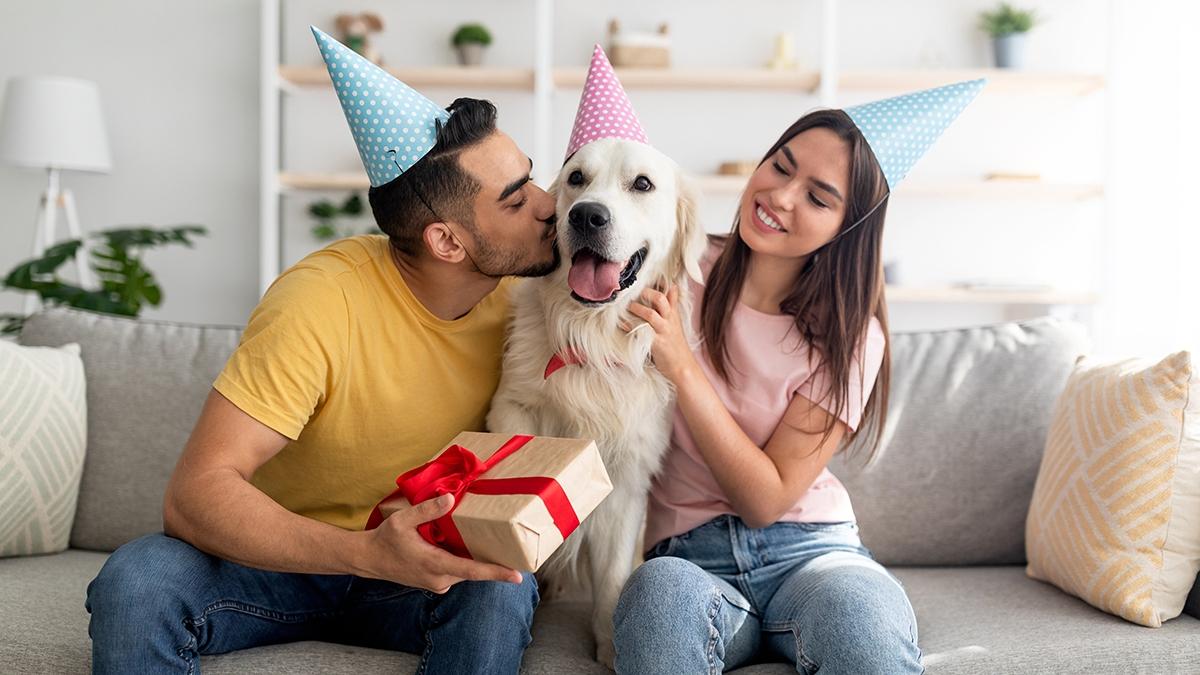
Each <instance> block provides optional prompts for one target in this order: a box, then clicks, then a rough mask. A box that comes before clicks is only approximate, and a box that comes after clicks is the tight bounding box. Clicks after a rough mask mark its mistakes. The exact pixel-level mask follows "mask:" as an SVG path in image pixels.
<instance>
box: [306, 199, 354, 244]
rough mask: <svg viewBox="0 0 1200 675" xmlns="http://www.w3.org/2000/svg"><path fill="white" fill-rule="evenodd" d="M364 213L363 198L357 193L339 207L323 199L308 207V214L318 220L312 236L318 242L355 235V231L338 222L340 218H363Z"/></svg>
mask: <svg viewBox="0 0 1200 675" xmlns="http://www.w3.org/2000/svg"><path fill="white" fill-rule="evenodd" d="M362 212H363V203H362V198H361V197H359V196H358V193H357V192H355V193H353V194H351V195H350V197H349V198H348V199H346V201H345V202H343V203H342V204H341V206H338V205H336V204H334V203H333V202H331V201H329V200H327V199H322V200H321V201H319V202H313V203H312V204H310V205H309V206H308V214H309V215H310V216H312V217H314V218H316V219H317V224H316V225H313V228H312V234H313V236H314V237H316V238H317V239H318V240H321V241H324V240H328V239H339V238H341V237H348V236H350V235H352V234H354V231H353V230H352V229H351V228H350V227H348V226H343V225H341V224H340V223H339V222H338V218H341V217H350V218H355V217H358V216H361V215H362Z"/></svg>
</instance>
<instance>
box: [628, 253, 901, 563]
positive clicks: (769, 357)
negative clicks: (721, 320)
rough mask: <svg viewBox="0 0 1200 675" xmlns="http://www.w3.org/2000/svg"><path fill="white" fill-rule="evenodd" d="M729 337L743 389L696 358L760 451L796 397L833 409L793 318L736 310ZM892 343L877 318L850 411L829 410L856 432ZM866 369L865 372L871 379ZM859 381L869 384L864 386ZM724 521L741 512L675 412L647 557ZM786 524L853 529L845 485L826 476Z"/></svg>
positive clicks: (698, 293)
mask: <svg viewBox="0 0 1200 675" xmlns="http://www.w3.org/2000/svg"><path fill="white" fill-rule="evenodd" d="M719 254H720V244H716V243H714V244H710V246H709V249H708V251H707V252H706V254H705V256H704V259H703V261H702V264H701V268H702V270H703V272H704V274H705V276H707V275H708V272H709V270H710V269H711V268H712V264H713V262H714V261H715V260H716V258H717V256H718V255H719ZM691 292H692V297H693V298H694V299H695V302H696V305H697V308H696V311H694V312H693V314H692V323H693V328H694V329H695V331H696V335H699V334H700V311H699V303H700V299H701V298H702V297H703V295H704V287H703V285H701V284H698V283H696V282H694V281H693V282H691ZM726 331H727V332H726V337H725V341H726V344H727V346H728V349H729V355H730V359H731V360H730V364H729V365H730V366H731V367H730V368H728V370H729V371H730V373H731V374H732V377H733V379H734V383H735V384H736V385H738V386H737V387H736V388H734V387H730V386H729V385H728V384H727V383H726V382H725V381H724V380H723V379H721V377H720V376H719V375H717V373H716V371H715V370H714V369H713V367H712V364H711V362H710V361H709V360H708V358H707V356H706V354H705V352H704V350H703V348H702V347H697V348H696V351H695V354H696V358H697V360H699V362H700V367H701V368H702V369H703V371H704V374H705V376H707V377H708V380H709V382H711V383H712V385H713V388H714V389H715V390H716V392H717V395H718V396H719V397H720V398H721V401H722V402H723V403H724V404H725V407H726V408H728V409H729V412H730V413H731V414H732V415H733V419H734V420H736V421H737V423H738V425H739V426H741V428H742V430H743V431H744V432H745V433H746V435H747V436H749V437H750V440H751V441H753V442H754V444H755V445H757V446H758V447H760V448H761V447H763V446H765V445H766V443H767V441H768V440H769V439H770V437H771V435H772V433H774V431H775V427H776V426H778V425H779V422H780V420H782V419H783V414H784V412H786V411H787V408H788V405H789V404H790V403H791V400H792V396H794V395H796V394H799V395H801V396H804V397H805V398H808V399H810V400H812V401H815V402H817V403H818V404H819V405H821V406H822V407H824V408H827V409H828V408H829V406H831V405H832V403H831V402H830V401H824V402H822V401H821V399H822V398H823V397H824V396H825V394H826V392H827V390H828V386H829V385H828V384H827V383H826V382H825V377H824V370H823V369H821V367H820V366H821V358H820V354H819V352H817V353H814V355H813V363H812V364H811V367H810V364H809V362H808V359H809V352H810V345H809V343H808V342H807V341H805V340H804V339H803V338H802V337H801V336H800V335H799V333H798V331H797V330H796V327H795V320H794V318H793V317H791V316H790V315H786V314H784V315H779V314H764V313H763V312H760V311H757V310H755V309H752V308H751V307H749V306H747V305H744V304H741V303H738V304H737V305H735V307H734V310H733V317H732V319H731V320H730V322H729V325H728V326H727V328H726ZM886 341H887V338H886V336H885V335H884V333H883V328H882V327H881V326H880V324H879V321H878V320H877V319H875V318H874V317H872V318H871V323H870V327H869V329H868V331H867V336H866V340H865V350H864V349H862V348H860V350H859V355H860V358H859V359H855V360H854V361H853V362H852V363H853V367H852V368H851V372H850V391H849V397H848V399H847V401H846V405H845V406H844V407H843V409H842V410H839V411H833V410H830V412H831V413H835V414H836V415H837V416H838V417H839V418H840V419H841V420H842V421H843V422H845V423H846V425H847V426H849V427H850V428H851V429H854V430H857V429H858V424H859V421H860V420H861V419H862V413H863V408H865V407H866V403H867V399H868V398H870V395H871V389H872V387H873V386H874V383H875V376H876V375H877V374H878V372H879V367H880V364H881V363H882V361H883V351H884V345H885V343H886ZM864 354H865V358H863V355H864ZM863 363H865V364H866V368H865V373H864V368H863V365H862V364H863ZM860 374H865V375H866V377H864V378H861V379H860ZM860 382H862V386H860ZM725 513H735V511H734V510H733V507H732V506H731V505H730V503H729V500H728V499H727V498H726V497H725V494H724V492H723V491H722V490H721V487H720V485H718V484H717V481H716V479H715V478H713V475H712V473H711V472H710V471H709V468H708V464H706V463H705V461H704V458H703V456H702V455H701V454H700V451H699V449H698V448H697V447H696V441H695V440H694V439H693V438H692V434H691V432H690V431H689V430H688V426H687V422H686V421H685V420H684V418H683V414H682V413H680V412H679V411H678V410H676V411H675V420H674V428H673V430H672V434H671V448H670V449H669V450H668V452H667V456H666V459H665V460H664V463H663V468H662V471H661V472H660V473H659V476H658V478H657V479H655V481H654V484H653V486H652V487H651V489H650V499H649V506H648V511H647V516H646V539H645V549H646V550H649V549H650V548H651V547H653V546H654V544H656V543H658V542H659V541H661V540H663V539H665V538H667V537H670V536H673V535H677V534H682V533H684V532H687V531H688V530H691V529H692V528H695V527H697V526H699V525H702V524H704V523H706V522H708V521H709V520H712V519H713V518H715V517H717V516H719V515H721V514H725ZM780 520H781V521H799V522H813V523H818V522H836V521H848V520H849V521H852V520H854V509H853V507H852V506H851V505H850V495H849V494H848V493H847V492H846V488H845V487H843V486H842V483H841V481H839V480H838V479H837V478H836V477H835V476H834V475H833V474H832V473H830V472H829V469H825V470H823V471H822V472H821V474H820V475H819V476H817V479H816V480H815V481H814V482H813V484H812V486H811V487H809V489H808V491H807V492H805V493H804V494H803V495H802V496H801V497H800V500H799V501H797V502H796V505H795V506H793V507H792V508H791V509H789V510H788V512H787V513H785V514H784V515H783V516H782V517H781V518H780Z"/></svg>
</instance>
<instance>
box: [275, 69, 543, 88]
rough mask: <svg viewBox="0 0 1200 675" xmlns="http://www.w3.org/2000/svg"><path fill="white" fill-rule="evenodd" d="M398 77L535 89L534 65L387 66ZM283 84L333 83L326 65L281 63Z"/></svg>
mask: <svg viewBox="0 0 1200 675" xmlns="http://www.w3.org/2000/svg"><path fill="white" fill-rule="evenodd" d="M385 70H387V71H388V72H389V73H391V74H392V75H393V76H395V77H396V78H398V79H400V80H402V81H403V82H404V83H405V84H408V85H410V86H413V87H479V88H490V89H529V90H532V89H533V70H532V69H531V68H490V67H487V68H485V67H480V68H464V67H461V66H431V67H422V68H386V69H385ZM279 79H280V82H281V83H283V84H291V85H295V86H299V87H318V86H320V87H328V86H330V84H331V81H330V79H329V71H328V70H326V69H325V66H280V67H279Z"/></svg>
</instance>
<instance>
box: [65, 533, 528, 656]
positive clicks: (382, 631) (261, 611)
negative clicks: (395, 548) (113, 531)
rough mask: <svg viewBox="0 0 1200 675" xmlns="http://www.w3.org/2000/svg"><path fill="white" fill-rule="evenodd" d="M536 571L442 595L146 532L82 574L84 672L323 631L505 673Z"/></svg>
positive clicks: (518, 645)
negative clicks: (214, 550) (262, 560)
mask: <svg viewBox="0 0 1200 675" xmlns="http://www.w3.org/2000/svg"><path fill="white" fill-rule="evenodd" d="M537 602H538V592H537V583H536V582H535V581H534V578H533V575H532V574H526V575H525V579H524V581H523V582H522V583H521V584H520V585H517V584H509V583H504V582H498V581H477V582H476V581H464V582H460V583H458V584H455V585H454V586H452V587H451V588H450V590H449V591H447V592H446V593H445V594H443V595H438V594H436V593H431V592H428V591H424V590H421V589H417V588H411V587H408V586H402V585H400V584H395V583H391V582H388V581H381V580H377V579H366V578H362V577H357V576H352V575H336V574H291V573H286V572H269V571H265V570H260V569H254V568H252V567H244V566H242V565H238V564H237V563H233V562H229V561H227V560H222V559H221V558H218V557H215V556H211V555H208V554H207V553H204V552H203V551H200V550H198V549H196V548H194V547H193V546H192V545H190V544H188V543H187V542H185V541H182V540H180V539H175V538H173V537H168V536H166V535H164V534H150V535H146V536H144V537H142V538H140V539H135V540H134V541H131V542H129V543H127V544H125V545H124V546H122V547H121V548H119V549H117V550H116V552H114V553H113V554H112V555H111V556H110V557H109V558H108V560H107V561H106V562H105V563H104V567H103V568H102V569H101V570H100V574H98V575H97V576H96V578H95V579H93V580H92V582H91V583H90V584H88V589H87V602H86V604H85V606H86V608H87V610H88V612H89V613H91V615H92V617H91V623H90V624H89V625H88V635H90V636H91V638H92V672H94V673H198V672H200V655H201V654H223V653H225V652H230V651H233V650H235V649H246V648H248V647H255V646H258V645H268V644H276V643H280V642H294V641H297V640H322V641H326V642H339V643H342V644H350V645H361V646H365V647H375V648H378V649H391V650H396V651H404V652H411V653H415V654H420V655H421V665H420V667H419V668H418V670H417V672H418V673H454V674H455V675H457V674H459V673H489V674H490V673H516V672H518V671H519V670H520V666H521V655H522V653H523V652H524V651H525V648H526V647H527V646H529V642H530V640H531V637H530V632H529V631H530V626H531V624H532V622H533V610H534V607H536V606H537Z"/></svg>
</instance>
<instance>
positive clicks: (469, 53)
mask: <svg viewBox="0 0 1200 675" xmlns="http://www.w3.org/2000/svg"><path fill="white" fill-rule="evenodd" d="M481 63H483V45H481V44H479V43H477V42H468V43H467V44H462V45H458V64H459V65H461V66H478V65H479V64H481Z"/></svg>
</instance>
